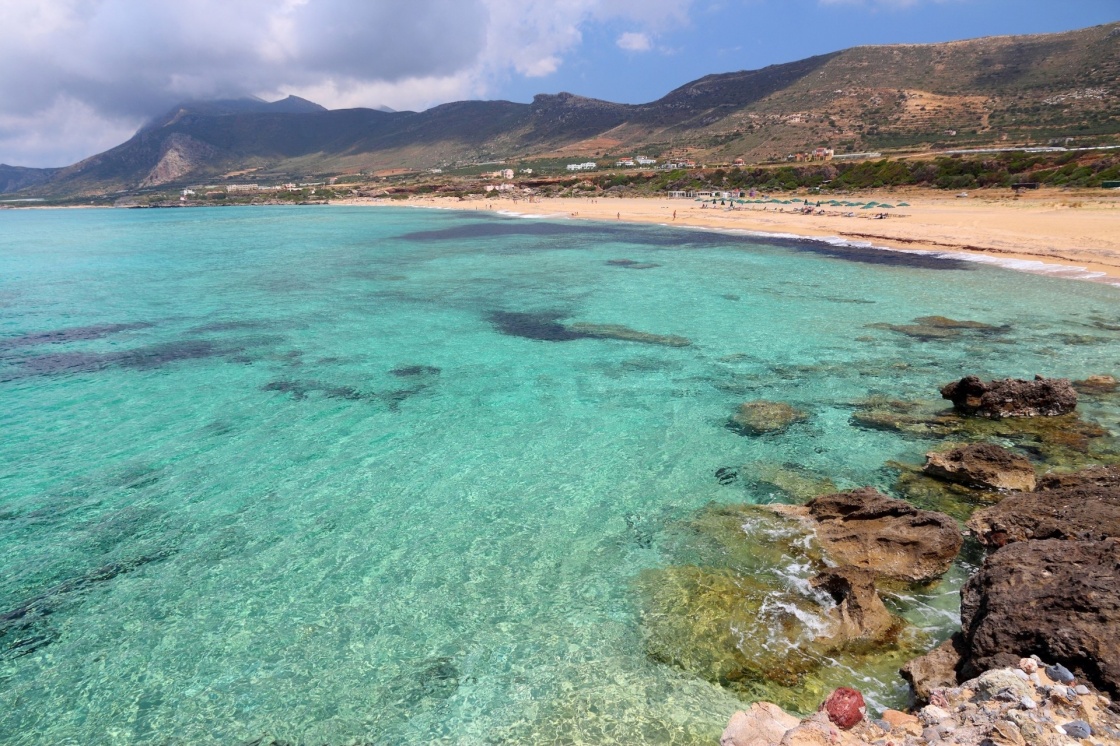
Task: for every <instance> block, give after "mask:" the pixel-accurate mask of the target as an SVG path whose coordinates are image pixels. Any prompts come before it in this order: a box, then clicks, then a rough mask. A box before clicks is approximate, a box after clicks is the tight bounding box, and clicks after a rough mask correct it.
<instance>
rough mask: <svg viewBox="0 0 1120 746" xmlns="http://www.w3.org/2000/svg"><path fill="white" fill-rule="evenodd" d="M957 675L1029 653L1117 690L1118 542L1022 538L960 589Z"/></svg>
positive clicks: (994, 556) (1013, 660) (1119, 651)
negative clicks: (959, 663) (960, 649)
mask: <svg viewBox="0 0 1120 746" xmlns="http://www.w3.org/2000/svg"><path fill="white" fill-rule="evenodd" d="M961 627H962V647H963V652H964V661H963V664H962V667H961V673H963V674H964V675H965V676H972V675H975V674H976V673H978V672H980V671H984V670H986V669H989V668H996V667H1000V666H1007V665H1013V664H1015V663H1016V662H1017V661H1018V659H1019V658H1022V657H1027V656H1030V655H1032V654H1036V655H1040V656H1045V657H1047V658H1048V659H1052V660H1057V661H1058V662H1059V663H1061V664H1063V665H1064V666H1066V667H1068V668H1069V669H1071V670H1072V671H1073V672H1074V673H1075V674H1076V675H1077V676H1078V677H1079V678H1085V679H1088V680H1089V681H1091V682H1093V683H1094V684H1095V685H1097V686H1098V687H1100V688H1102V689H1104V690H1106V691H1109V692H1111V693H1112V694H1114V695H1115V694H1117V693H1118V692H1120V540H1117V539H1108V540H1106V541H1063V540H1057V539H1050V540H1041V541H1022V542H1016V543H1013V544H1009V545H1007V546H1005V547H1003V548H1002V549H1000V550H998V551H996V552H995V553H993V554H992V555H991V556H989V557H988V558H987V559H986V560H985V561H984V565H983V567H981V569H980V571H979V572H977V573H976V574H975V575H973V576H972V577H971V578H970V579H969V581H968V582H967V583H966V584H965V586H964V587H963V588H962V589H961Z"/></svg>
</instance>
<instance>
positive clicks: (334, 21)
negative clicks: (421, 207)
mask: <svg viewBox="0 0 1120 746" xmlns="http://www.w3.org/2000/svg"><path fill="white" fill-rule="evenodd" d="M1118 20H1120V0H1064V2H1061V3H1058V2H1055V0H236V1H235V2H230V0H175V1H172V0H34V1H32V2H29V1H28V0H0V163H6V164H9V165H17V166H33V167H47V166H64V165H69V164H71V163H74V162H76V161H78V160H81V159H82V158H85V157H88V156H90V155H94V154H96V153H99V152H101V151H104V150H106V149H108V148H110V147H113V146H115V145H118V144H120V143H121V142H124V141H125V140H127V139H128V138H129V137H131V136H132V135H133V134H134V133H135V131H136V130H137V129H138V128H139V127H140V126H141V125H142V124H143V123H144V122H145V121H147V120H149V119H151V118H152V117H155V116H157V115H159V114H161V113H163V112H165V111H167V110H168V109H170V108H171V107H173V106H174V105H175V104H177V103H180V102H183V101H190V100H199V99H214V98H231V97H240V96H258V97H261V98H264V99H266V100H270V101H271V100H276V99H279V98H283V97H285V96H287V95H289V94H294V95H297V96H302V97H303V98H307V99H310V100H312V101H315V102H316V103H319V104H322V105H324V106H326V107H327V108H331V109H337V108H349V107H356V106H368V107H376V106H389V107H391V108H393V109H397V110H411V111H420V110H423V109H426V108H429V107H431V106H434V105H437V104H440V103H446V102H448V101H458V100H463V99H506V100H511V101H520V102H528V101H531V100H532V97H533V96H534V95H535V94H537V93H557V92H560V91H568V92H570V93H576V94H579V95H583V96H591V97H594V98H603V99H607V100H611V101H618V102H624V103H642V102H646V101H652V100H655V99H657V98H660V97H661V96H663V95H664V94H665V93H667V92H669V91H670V90H672V89H674V88H676V87H678V86H680V85H683V84H685V83H687V82H689V81H692V80H695V79H696V78H699V77H702V76H704V75H708V74H711V73H719V72H730V71H735V70H751V69H756V68H760V67H765V66H766V65H771V64H776V63H780V62H789V61H792V60H798V59H802V58H805V57H809V56H811V55H814V54H821V53H824V52H831V51H835V50H838V49H844V48H846V47H851V46H857V45H861V44H892V43H925V42H938V41H950V40H955V39H967V38H973V37H977V36H990V35H1004V34H1033V33H1047V32H1053V31H1066V30H1070V29H1075V28H1082V27H1085V26H1093V25H1098V24H1103V23H1110V22H1114V21H1118Z"/></svg>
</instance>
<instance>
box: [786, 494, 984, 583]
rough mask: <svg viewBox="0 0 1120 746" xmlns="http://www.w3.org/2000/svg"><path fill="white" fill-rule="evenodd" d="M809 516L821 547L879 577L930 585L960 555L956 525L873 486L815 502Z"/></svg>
mask: <svg viewBox="0 0 1120 746" xmlns="http://www.w3.org/2000/svg"><path fill="white" fill-rule="evenodd" d="M805 509H806V514H807V516H808V517H809V518H811V519H812V520H813V521H815V522H816V533H817V541H818V542H819V543H820V545H821V548H822V549H824V551H825V552H826V553H827V554H829V555H830V556H831V557H832V558H833V559H834V560H836V561H837V562H838V563H839V564H842V565H851V566H853V567H861V568H864V569H867V570H870V571H871V572H872V573H874V574H875V575H877V576H879V577H885V578H893V579H896V580H903V581H927V580H933V579H934V578H937V577H939V576H940V575H942V574H943V573H944V572H945V571H946V570H948V569H949V566H950V565H951V564H952V563H953V560H954V559H955V558H956V556H957V552H959V551H960V548H961V544H962V543H963V539H962V538H961V532H960V529H959V528H958V527H957V523H956V521H954V520H953V519H952V518H950V517H949V516H947V515H945V514H944V513H935V512H933V511H931V510H920V509H918V508H915V507H914V506H913V505H911V504H910V503H908V502H904V501H903V500H895V499H893V498H890V497H887V496H886V495H883V494H880V493H879V492H877V491H876V490H874V489H872V488H870V487H863V488H861V489H858V490H852V491H850V492H837V493H834V494H831V495H822V496H821V497H818V498H815V499H813V500H810V501H809V502H808V503H807V504H806V505H805Z"/></svg>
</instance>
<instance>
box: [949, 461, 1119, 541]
mask: <svg viewBox="0 0 1120 746" xmlns="http://www.w3.org/2000/svg"><path fill="white" fill-rule="evenodd" d="M968 527H969V528H970V529H972V530H973V531H974V532H975V533H976V536H977V537H978V538H979V539H980V541H981V542H982V543H984V544H986V545H988V546H990V547H1001V546H1004V545H1005V544H1009V543H1011V542H1016V541H1027V540H1030V539H1089V540H1097V541H1100V540H1103V539H1108V538H1113V537H1115V538H1120V468H1117V467H1111V468H1099V469H1091V470H1086V473H1085V476H1083V477H1080V478H1079V477H1078V474H1066V475H1061V476H1059V477H1055V478H1053V479H1052V480H1050V481H1048V482H1044V483H1043V485H1041V489H1040V491H1038V492H1013V493H1011V494H1010V495H1008V496H1007V497H1006V498H1005V499H1004V500H1003V501H1002V502H1000V503H999V504H997V505H993V506H991V507H989V508H984V509H982V510H978V511H976V513H974V514H973V515H972V517H971V518H969V520H968Z"/></svg>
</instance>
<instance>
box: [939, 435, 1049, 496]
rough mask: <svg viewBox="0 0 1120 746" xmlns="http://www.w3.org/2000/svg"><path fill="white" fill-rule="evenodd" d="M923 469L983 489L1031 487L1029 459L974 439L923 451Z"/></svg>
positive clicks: (1027, 488)
mask: <svg viewBox="0 0 1120 746" xmlns="http://www.w3.org/2000/svg"><path fill="white" fill-rule="evenodd" d="M923 471H924V472H925V473H926V474H928V475H930V476H932V477H936V478H938V479H943V480H945V481H947V482H956V483H958V484H963V485H965V486H966V487H975V488H978V489H984V490H1022V491H1030V490H1033V489H1034V485H1035V474H1034V467H1033V466H1031V462H1030V461H1027V460H1026V459H1025V458H1023V457H1022V456H1017V455H1015V454H1014V453H1011V452H1010V451H1008V450H1007V449H1006V448H1001V447H1000V446H997V445H994V444H992V443H974V444H971V445H967V446H961V447H959V448H954V449H952V450H949V451H942V452H939V451H932V452H930V453H927V454H926V465H925V467H924V469H923Z"/></svg>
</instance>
